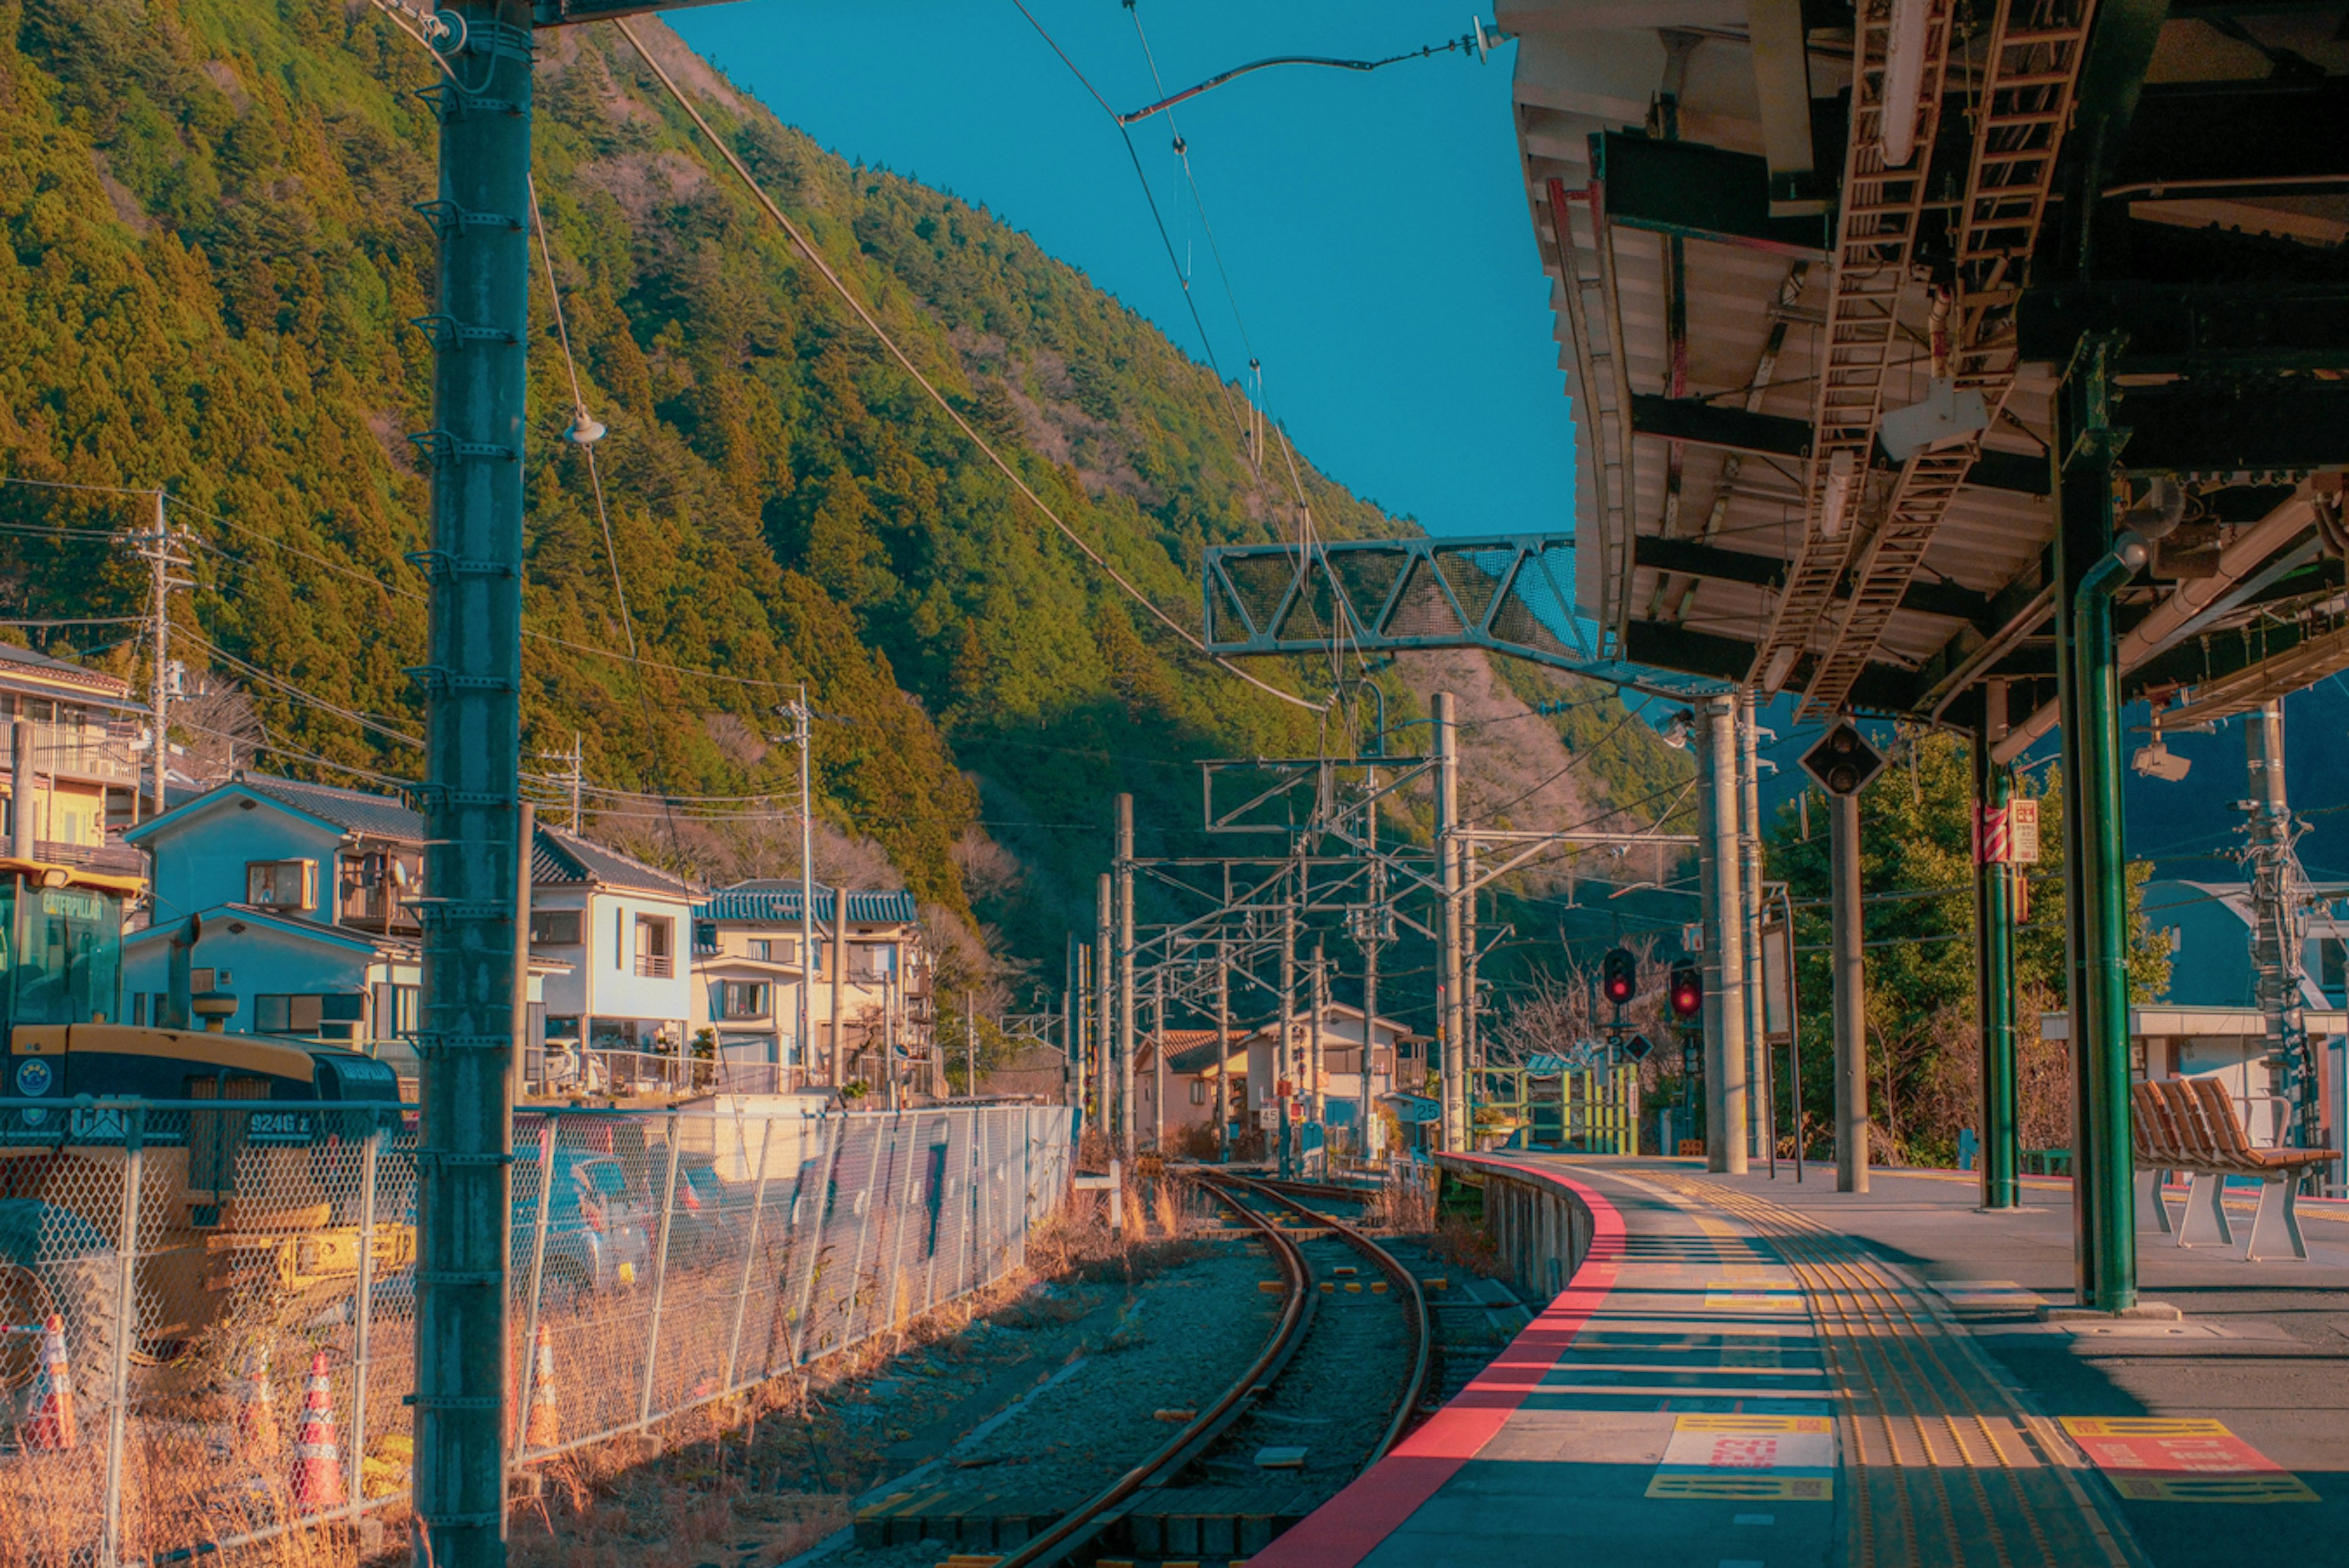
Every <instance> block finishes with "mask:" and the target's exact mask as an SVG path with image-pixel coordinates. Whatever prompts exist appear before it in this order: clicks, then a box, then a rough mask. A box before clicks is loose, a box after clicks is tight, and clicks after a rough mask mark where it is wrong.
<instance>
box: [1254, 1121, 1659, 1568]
mask: <svg viewBox="0 0 2349 1568" xmlns="http://www.w3.org/2000/svg"><path fill="white" fill-rule="evenodd" d="M1462 1158H1475V1160H1476V1162H1477V1163H1478V1164H1481V1165H1490V1166H1494V1167H1495V1168H1501V1169H1506V1170H1511V1171H1515V1172H1516V1173H1518V1174H1520V1175H1525V1176H1533V1177H1538V1178H1540V1179H1542V1180H1544V1181H1548V1182H1551V1183H1554V1184H1555V1185H1557V1186H1559V1187H1563V1188H1565V1189H1568V1191H1570V1192H1572V1193H1573V1194H1574V1195H1575V1196H1576V1197H1578V1198H1579V1199H1582V1201H1583V1202H1584V1203H1585V1204H1586V1205H1588V1208H1589V1210H1590V1219H1591V1236H1590V1250H1589V1251H1588V1252H1587V1253H1585V1254H1584V1255H1583V1260H1582V1266H1581V1267H1580V1268H1578V1269H1577V1270H1576V1271H1575V1272H1574V1278H1573V1280H1572V1281H1571V1282H1568V1285H1567V1287H1566V1289H1565V1290H1563V1291H1561V1292H1560V1293H1558V1295H1557V1300H1555V1301H1553V1302H1551V1303H1549V1305H1548V1306H1547V1307H1545V1308H1543V1309H1542V1312H1541V1314H1540V1315H1539V1316H1538V1317H1537V1318H1535V1319H1534V1321H1533V1322H1531V1323H1529V1324H1526V1327H1525V1329H1524V1331H1523V1332H1522V1333H1520V1334H1518V1335H1517V1337H1516V1338H1515V1339H1513V1340H1511V1341H1510V1342H1509V1345H1508V1348H1507V1349H1506V1350H1504V1351H1502V1352H1501V1354H1500V1355H1497V1356H1495V1358H1494V1359H1493V1362H1492V1364H1491V1365H1490V1366H1486V1367H1485V1370H1484V1371H1482V1372H1480V1373H1478V1374H1477V1375H1476V1376H1475V1378H1474V1379H1473V1380H1472V1381H1471V1382H1470V1383H1469V1385H1468V1386H1466V1387H1465V1388H1463V1389H1462V1390H1460V1392H1459V1393H1458V1394H1456V1395H1454V1397H1453V1398H1452V1400H1451V1402H1450V1403H1449V1404H1447V1405H1445V1406H1444V1408H1443V1409H1441V1410H1438V1411H1437V1412H1436V1413H1435V1414H1434V1415H1433V1416H1430V1417H1428V1418H1427V1420H1426V1421H1425V1422H1423V1424H1422V1425H1421V1426H1420V1428H1419V1429H1418V1430H1416V1431H1414V1432H1413V1433H1412V1434H1411V1436H1409V1437H1407V1438H1404V1439H1403V1440H1402V1442H1400V1443H1398V1444H1396V1445H1395V1447H1394V1449H1393V1450H1392V1452H1390V1453H1389V1454H1388V1455H1387V1457H1386V1458H1385V1459H1381V1460H1380V1461H1379V1462H1378V1463H1377V1464H1375V1465H1373V1466H1371V1468H1370V1469H1367V1470H1365V1471H1363V1472H1362V1474H1361V1476H1359V1477H1357V1478H1356V1479H1355V1480H1354V1483H1353V1484H1352V1485H1351V1486H1349V1487H1348V1488H1347V1489H1346V1490H1343V1491H1341V1492H1340V1493H1339V1494H1338V1495H1337V1496H1336V1497H1333V1498H1331V1499H1330V1501H1328V1502H1325V1503H1323V1504H1322V1505H1321V1506H1320V1507H1319V1508H1318V1509H1316V1510H1314V1511H1313V1512H1312V1513H1310V1514H1309V1515H1307V1516H1306V1518H1305V1519H1303V1520H1302V1521H1299V1523H1298V1524H1296V1525H1295V1526H1294V1527H1293V1528H1291V1529H1290V1530H1289V1531H1288V1532H1287V1533H1286V1534H1284V1535H1282V1536H1281V1537H1280V1539H1279V1540H1278V1541H1276V1542H1273V1543H1272V1544H1271V1545H1270V1546H1268V1547H1267V1548H1266V1549H1265V1550H1264V1551H1262V1552H1257V1554H1256V1555H1254V1556H1253V1557H1251V1558H1249V1559H1248V1564H1249V1568H1355V1564H1357V1563H1361V1561H1362V1559H1364V1558H1365V1557H1368V1556H1369V1555H1370V1554H1371V1552H1373V1551H1375V1550H1377V1548H1378V1546H1379V1545H1380V1543H1381V1542H1384V1541H1385V1540H1386V1538H1387V1537H1388V1536H1390V1535H1392V1534H1393V1533H1394V1532H1395V1531H1396V1530H1397V1529H1398V1528H1400V1527H1401V1526H1402V1522H1403V1521H1405V1520H1407V1519H1409V1518H1410V1517H1411V1516H1412V1515H1413V1514H1414V1513H1416V1512H1418V1511H1419V1507H1420V1505H1421V1504H1422V1503H1423V1502H1425V1501H1427V1500H1428V1499H1429V1498H1431V1497H1433V1496H1434V1495H1435V1493H1436V1490H1437V1489H1439V1488H1441V1487H1442V1486H1443V1485H1444V1482H1446V1481H1448V1480H1451V1479H1452V1478H1453V1477H1454V1475H1455V1474H1457V1473H1458V1472H1459V1470H1460V1467H1461V1466H1463V1465H1464V1464H1466V1463H1467V1462H1468V1461H1469V1460H1470V1459H1475V1457H1476V1455H1477V1453H1478V1452H1479V1451H1481V1450H1482V1449H1484V1447H1485V1444H1486V1443H1488V1442H1490V1441H1492V1440H1493V1438H1494V1437H1495V1435H1496V1434H1498V1433H1499V1431H1500V1429H1501V1428H1502V1427H1503V1426H1504V1425H1505V1424H1506V1422H1507V1421H1508V1418H1509V1417H1510V1415H1511V1414H1512V1413H1513V1412H1515V1411H1516V1408H1517V1407H1519V1406H1521V1405H1523V1404H1524V1403H1525V1402H1526V1395H1527V1394H1528V1393H1530V1392H1531V1391H1532V1390H1533V1389H1534V1388H1535V1387H1537V1386H1538V1385H1539V1384H1540V1382H1541V1380H1542V1376H1543V1375H1544V1374H1546V1373H1547V1372H1548V1371H1549V1370H1550V1369H1551V1368H1552V1367H1554V1366H1557V1364H1558V1363H1559V1362H1560V1361H1562V1360H1564V1359H1565V1357H1566V1354H1567V1352H1568V1351H1569V1350H1571V1349H1573V1348H1574V1342H1575V1341H1576V1340H1577V1339H1578V1338H1579V1337H1580V1336H1581V1334H1582V1331H1583V1329H1584V1328H1585V1327H1586V1326H1587V1325H1588V1324H1589V1322H1590V1319H1591V1315H1592V1314H1594V1313H1596V1312H1597V1311H1598V1309H1599V1303H1601V1302H1603V1301H1605V1300H1606V1299H1607V1296H1608V1294H1609V1293H1610V1292H1612V1291H1613V1290H1614V1288H1615V1277H1616V1274H1617V1272H1618V1271H1619V1268H1620V1266H1621V1262H1622V1256H1623V1216H1622V1215H1621V1214H1619V1212H1617V1211H1616V1209H1615V1206H1614V1205H1613V1204H1612V1203H1609V1202H1608V1201H1607V1199H1605V1198H1603V1197H1601V1196H1600V1195H1599V1193H1598V1192H1596V1191H1594V1190H1592V1189H1590V1188H1588V1187H1585V1186H1584V1185H1583V1184H1582V1183H1581V1182H1578V1181H1576V1180H1574V1179H1572V1178H1570V1177H1565V1176H1560V1175H1558V1174H1557V1172H1556V1171H1552V1170H1546V1169H1543V1168H1540V1167H1538V1166H1527V1165H1519V1164H1517V1163H1516V1161H1514V1160H1505V1159H1494V1158H1489V1157H1479V1156H1463V1157H1462Z"/></svg>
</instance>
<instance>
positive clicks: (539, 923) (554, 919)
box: [530, 909, 579, 948]
mask: <svg viewBox="0 0 2349 1568" xmlns="http://www.w3.org/2000/svg"><path fill="white" fill-rule="evenodd" d="M530 940H532V941H534V942H537V943H540V944H542V945H543V946H549V947H563V948H575V947H577V946H578V945H579V911H578V910H576V909H533V910H532V911H531V912H530Z"/></svg>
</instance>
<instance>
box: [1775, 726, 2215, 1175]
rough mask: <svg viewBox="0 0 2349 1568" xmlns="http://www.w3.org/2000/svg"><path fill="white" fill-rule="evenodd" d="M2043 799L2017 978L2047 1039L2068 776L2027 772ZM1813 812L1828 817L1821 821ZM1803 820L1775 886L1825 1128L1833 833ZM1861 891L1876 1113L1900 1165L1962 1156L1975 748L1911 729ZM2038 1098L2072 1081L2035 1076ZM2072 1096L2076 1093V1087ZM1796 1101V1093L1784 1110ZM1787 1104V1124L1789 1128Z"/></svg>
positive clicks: (1789, 828) (1872, 796)
mask: <svg viewBox="0 0 2349 1568" xmlns="http://www.w3.org/2000/svg"><path fill="white" fill-rule="evenodd" d="M2021 787H2022V789H2023V793H2025V794H2032V795H2033V797H2034V798H2036V799H2037V800H2038V802H2039V811H2040V817H2039V836H2040V853H2041V863H2040V864H2039V865H2038V866H2037V867H2031V868H2029V871H2028V873H2027V875H2028V876H2029V877H2030V888H2031V891H2030V902H2031V909H2030V919H2028V920H2027V921H2026V922H2025V923H2024V924H2023V926H2022V927H2021V928H2020V929H2018V930H2017V932H2016V940H2015V966H2014V974H2013V984H2014V986H2015V991H2016V995H2017V999H2018V1012H2021V1013H2022V1014H2023V1016H2022V1020H2021V1022H2022V1033H2023V1035H2024V1037H2025V1038H2026V1040H2035V1039H2036V1034H2037V1023H2038V1013H2037V1012H2036V1010H2035V1008H2034V1007H2033V1006H2031V1005H2027V1004H2029V1003H2031V1002H2032V1001H2033V999H2036V998H2045V997H2051V996H2052V997H2059V998H2060V997H2061V996H2062V995H2063V992H2064V884H2063V877H2062V871H2061V867H2062V865H2063V842H2064V838H2063V836H2064V818H2063V794H2062V790H2061V788H2060V781H2059V779H2058V777H2057V776H2056V774H2055V770H2054V769H2053V768H2050V769H2049V770H2048V777H2047V778H2046V780H2045V782H2044V784H2033V782H2032V781H2031V780H2030V779H2029V778H2027V777H2026V778H2025V779H2024V780H2023V782H2022V785H2021ZM1810 815H1811V816H1813V817H1815V818H1819V819H1821V820H1822V821H1824V813H1823V812H1820V811H1816V810H1815V811H1813V812H1812V813H1810ZM1802 820H1803V816H1802V814H1801V813H1799V812H1798V811H1797V810H1796V808H1795V805H1793V804H1792V803H1790V804H1788V805H1785V806H1784V807H1782V808H1781V809H1780V811H1779V813H1778V819H1777V822H1776V824H1775V826H1774V827H1773V829H1772V831H1771V832H1770V834H1769V835H1768V841H1767V844H1766V846H1765V853H1766V856H1767V865H1766V869H1765V873H1764V874H1765V876H1766V877H1769V878H1770V879H1773V880H1779V881H1784V882H1785V883H1786V884H1787V885H1788V889H1789V892H1790V894H1791V896H1792V898H1793V900H1794V904H1795V940H1796V945H1797V950H1798V953H1799V955H1800V957H1799V962H1798V965H1797V975H1798V978H1799V981H1800V984H1801V988H1802V1002H1803V1012H1802V1030H1803V1038H1804V1039H1805V1040H1806V1042H1810V1043H1812V1044H1811V1045H1810V1048H1808V1049H1806V1051H1805V1052H1804V1064H1803V1066H1804V1073H1803V1079H1804V1082H1803V1095H1804V1102H1805V1109H1806V1112H1808V1113H1809V1116H1808V1118H1807V1119H1808V1120H1809V1122H1810V1125H1811V1127H1812V1128H1814V1129H1824V1128H1825V1127H1826V1107H1828V1106H1831V1105H1833V1103H1834V1098H1833V1096H1834V1060H1833V1053H1832V1051H1831V1050H1830V1049H1829V1048H1828V1044H1827V1043H1828V1042H1830V1041H1831V1040H1832V1039H1833V1038H1834V1020H1833V1016H1832V1013H1831V1012H1830V1011H1829V1009H1830V1005H1831V1002H1832V998H1833V995H1834V988H1835V982H1834V975H1833V973H1832V972H1831V971H1830V968H1829V962H1830V960H1829V955H1828V952H1827V946H1828V943H1829V941H1830V939H1831V936H1832V929H1831V924H1830V919H1829V903H1830V887H1829V882H1828V870H1829V867H1828V845H1827V834H1826V831H1825V830H1824V828H1822V829H1821V830H1820V831H1818V832H1817V833H1816V834H1814V835H1813V836H1810V837H1808V838H1806V837H1805V836H1804V835H1803V832H1802V826H1801V823H1802ZM1860 846H1861V848H1860V887H1861V892H1862V896H1863V898H1866V899H1867V905H1866V911H1865V940H1866V942H1867V944H1868V945H1867V947H1866V948H1865V949H1864V953H1863V963H1864V968H1865V974H1866V981H1867V989H1868V1007H1867V1022H1868V1082H1869V1084H1870V1085H1871V1088H1870V1093H1871V1097H1872V1100H1873V1104H1872V1106H1871V1113H1872V1116H1873V1119H1874V1120H1875V1122H1876V1124H1877V1126H1878V1129H1879V1130H1880V1131H1881V1132H1882V1133H1883V1134H1884V1135H1885V1137H1887V1138H1888V1139H1889V1142H1890V1144H1891V1145H1892V1147H1893V1149H1894V1150H1895V1151H1896V1154H1897V1156H1898V1157H1899V1158H1919V1159H1922V1158H1938V1159H1949V1158H1952V1157H1953V1156H1954V1154H1955V1151H1956V1147H1957V1135H1958V1131H1959V1129H1960V1128H1961V1127H1971V1126H1972V1125H1974V1121H1975V1119H1976V1113H1975V1109H1974V1102H1973V1099H1972V1096H1971V1093H1970V1092H1962V1085H1968V1084H1971V1082H1973V1081H1974V1076H1973V1075H1975V1074H1976V1073H1977V1065H1976V1064H1977V1063H1978V1060H1979V1056H1980V1050H1981V1045H1980V1042H1981V1034H1980V1031H1979V1027H1978V1022H1977V1019H1976V1012H1977V1007H1976V997H1975V992H1974V914H1973V761H1972V753H1971V748H1970V747H1969V745H1968V744H1967V742H1963V741H1961V740H1960V739H1958V738H1957V737H1955V736H1951V735H1948V734H1942V733H1939V732H1904V733H1903V735H1902V736H1901V739H1900V742H1899V745H1898V746H1896V748H1895V750H1894V763H1893V765H1892V766H1891V767H1890V768H1888V769H1887V770H1886V771H1885V772H1884V774H1881V775H1880V776H1879V777H1878V779H1877V781H1876V782H1875V783H1874V784H1871V785H1870V786H1869V787H1868V790H1867V792H1866V793H1865V794H1862V795H1861V797H1860ZM2151 869H2152V868H2151V867H2149V866H2147V865H2145V864H2141V863H2140V864H2134V865H2132V866H2130V867H2129V870H2128V889H2129V929H2130V937H2129V961H2128V969H2129V994H2130V996H2131V998H2132V999H2133V1000H2137V1001H2142V1000H2144V999H2146V998H2148V997H2151V996H2153V995H2155V994H2158V992H2159V991H2160V990H2161V988H2162V987H2163V986H2164V985H2166V984H2167V983H2168V969H2169V952H2168V944H2167V943H2166V942H2165V941H2163V940H2161V939H2160V937H2159V936H2158V933H2156V932H2155V930H2154V929H2153V927H2152V925H2151V923H2150V922H2149V921H2148V920H2147V919H2146V916H2145V911H2144V908H2143V899H2144V888H2145V883H2146V881H2147V878H2148V877H2150V875H2151ZM2024 1083H2025V1092H2026V1093H2028V1094H2032V1095H2037V1096H2045V1095H2047V1094H2048V1093H2049V1092H2050V1090H2051V1089H2052V1088H2055V1087H2059V1086H2061V1085H2060V1084H2058V1083H2055V1082H2051V1080H2050V1078H2049V1077H2048V1076H2047V1075H2028V1074H2027V1075H2025V1077H2024ZM2064 1092H2066V1093H2068V1089H2067V1088H2066V1089H2065V1091H2064ZM1791 1104H1792V1100H1791V1096H1790V1095H1789V1096H1788V1097H1787V1099H1786V1101H1785V1107H1790V1106H1791ZM2052 1115H2053V1111H2052V1109H2051V1107H2048V1106H2026V1107H2025V1108H2024V1117H2025V1120H2026V1122H2030V1121H2032V1120H2033V1118H2034V1117H2035V1118H2037V1120H2038V1122H2039V1123H2040V1124H2042V1125H2044V1123H2045V1122H2046V1121H2047V1120H2048V1119H2049V1117H2050V1116H2052ZM1790 1116H1791V1110H1790V1108H1783V1107H1782V1109H1781V1112H1780V1117H1779V1124H1780V1125H1781V1126H1786V1125H1789V1123H1788V1118H1789V1117H1790Z"/></svg>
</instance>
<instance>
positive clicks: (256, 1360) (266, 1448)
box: [236, 1340, 285, 1459]
mask: <svg viewBox="0 0 2349 1568" xmlns="http://www.w3.org/2000/svg"><path fill="white" fill-rule="evenodd" d="M240 1381H241V1383H242V1384H243V1386H242V1388H241V1389H240V1391H239V1392H240V1396H241V1397H240V1398H239V1400H238V1403H237V1407H236V1446H237V1451H238V1452H240V1453H242V1454H244V1455H245V1456H247V1457H248V1458H251V1459H273V1458H274V1457H275V1456H276V1453H277V1450H278V1448H279V1446H280V1445H281V1444H282V1443H283V1442H284V1441H285V1438H284V1435H283V1434H281V1433H280V1432H279V1431H278V1429H277V1395H276V1393H275V1391H274V1389H272V1388H271V1387H270V1385H269V1345H268V1342H267V1341H266V1340H264V1341H260V1342H257V1343H255V1344H254V1345H251V1346H249V1347H248V1348H247V1349H246V1351H245V1353H244V1376H243V1378H242V1379H241V1380H240Z"/></svg>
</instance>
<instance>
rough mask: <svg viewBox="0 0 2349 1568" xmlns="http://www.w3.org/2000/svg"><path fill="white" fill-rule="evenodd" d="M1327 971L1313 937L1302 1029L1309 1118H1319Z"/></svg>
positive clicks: (1306, 1117)
mask: <svg viewBox="0 0 2349 1568" xmlns="http://www.w3.org/2000/svg"><path fill="white" fill-rule="evenodd" d="M1328 973H1329V971H1327V970H1326V969H1324V968H1323V967H1322V962H1321V942H1320V939H1319V938H1318V937H1317V938H1316V939H1314V942H1313V981H1312V984H1311V986H1310V987H1309V991H1310V992H1311V994H1312V997H1313V1018H1312V1022H1311V1023H1309V1024H1307V1026H1306V1030H1305V1039H1306V1047H1305V1052H1306V1064H1305V1084H1306V1089H1305V1093H1306V1101H1305V1119H1306V1120H1308V1121H1310V1122H1319V1121H1320V1120H1321V1119H1322V1105H1321V1014H1322V1012H1324V1011H1325V1010H1326V1009H1327V1007H1328V1005H1329V995H1328V992H1327V989H1326V986H1327V979H1326V977H1327V975H1328ZM1323 1136H1324V1137H1327V1136H1328V1134H1327V1129H1324V1134H1323Z"/></svg>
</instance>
